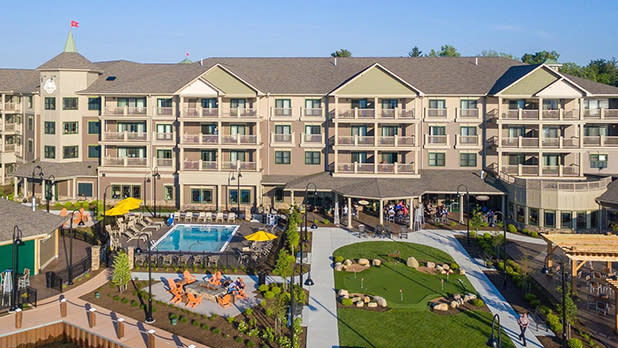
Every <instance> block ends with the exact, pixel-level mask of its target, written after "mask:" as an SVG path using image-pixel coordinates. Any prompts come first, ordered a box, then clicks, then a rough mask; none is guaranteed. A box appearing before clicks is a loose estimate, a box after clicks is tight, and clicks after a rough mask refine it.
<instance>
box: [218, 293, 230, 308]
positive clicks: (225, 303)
mask: <svg viewBox="0 0 618 348" xmlns="http://www.w3.org/2000/svg"><path fill="white" fill-rule="evenodd" d="M231 302H232V295H230V294H225V295H224V296H220V297H217V304H218V305H219V306H221V307H223V308H228V307H232V303H231Z"/></svg>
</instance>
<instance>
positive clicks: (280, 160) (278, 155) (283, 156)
mask: <svg viewBox="0 0 618 348" xmlns="http://www.w3.org/2000/svg"><path fill="white" fill-rule="evenodd" d="M275 164H290V151H275Z"/></svg>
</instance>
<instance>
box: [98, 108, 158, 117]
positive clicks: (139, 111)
mask: <svg viewBox="0 0 618 348" xmlns="http://www.w3.org/2000/svg"><path fill="white" fill-rule="evenodd" d="M147 110H148V108H147V107H145V106H107V107H105V109H104V111H105V114H106V115H114V116H116V115H125V116H127V115H146V111H147Z"/></svg>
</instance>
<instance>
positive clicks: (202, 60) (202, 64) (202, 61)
mask: <svg viewBox="0 0 618 348" xmlns="http://www.w3.org/2000/svg"><path fill="white" fill-rule="evenodd" d="M200 65H201V66H204V58H202V59H200Z"/></svg>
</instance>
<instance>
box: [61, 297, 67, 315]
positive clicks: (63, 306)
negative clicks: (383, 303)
mask: <svg viewBox="0 0 618 348" xmlns="http://www.w3.org/2000/svg"><path fill="white" fill-rule="evenodd" d="M60 316H61V317H63V318H64V317H66V316H67V299H66V298H63V299H61V300H60Z"/></svg>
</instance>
